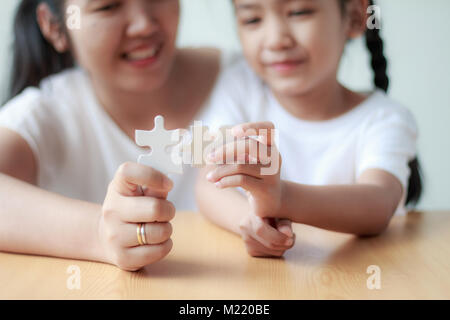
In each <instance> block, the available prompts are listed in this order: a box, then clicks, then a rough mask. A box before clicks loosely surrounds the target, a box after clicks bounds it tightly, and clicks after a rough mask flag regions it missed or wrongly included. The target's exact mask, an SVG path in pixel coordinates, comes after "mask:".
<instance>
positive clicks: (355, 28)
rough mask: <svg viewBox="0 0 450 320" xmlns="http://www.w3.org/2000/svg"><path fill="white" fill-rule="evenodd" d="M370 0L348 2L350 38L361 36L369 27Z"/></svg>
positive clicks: (347, 12)
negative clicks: (368, 8) (368, 10)
mask: <svg viewBox="0 0 450 320" xmlns="http://www.w3.org/2000/svg"><path fill="white" fill-rule="evenodd" d="M368 5H369V1H368V0H350V1H348V3H347V7H346V15H347V21H348V27H349V28H348V33H347V36H348V38H349V39H355V38H359V37H360V36H362V35H363V34H364V32H365V31H366V28H367V18H368V17H367V7H368Z"/></svg>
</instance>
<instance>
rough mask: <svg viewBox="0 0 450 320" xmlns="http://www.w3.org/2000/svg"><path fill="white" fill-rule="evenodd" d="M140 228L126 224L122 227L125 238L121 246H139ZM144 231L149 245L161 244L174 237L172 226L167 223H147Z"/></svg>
mask: <svg viewBox="0 0 450 320" xmlns="http://www.w3.org/2000/svg"><path fill="white" fill-rule="evenodd" d="M139 226H140V224H137V223H125V224H123V225H122V226H121V229H120V232H121V234H122V237H123V240H122V241H123V242H122V243H121V245H122V246H123V247H124V248H131V247H136V246H139V241H138V237H137V232H138V228H139ZM139 229H140V228H139ZM144 231H145V232H144V235H145V242H146V243H147V244H160V243H164V242H166V241H167V240H169V239H170V237H171V236H172V225H171V224H170V223H167V222H155V223H145V224H144Z"/></svg>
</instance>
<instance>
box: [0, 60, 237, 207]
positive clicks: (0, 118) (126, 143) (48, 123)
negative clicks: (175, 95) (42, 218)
mask: <svg viewBox="0 0 450 320" xmlns="http://www.w3.org/2000/svg"><path fill="white" fill-rule="evenodd" d="M230 58H231V55H229V54H227V53H225V52H222V55H221V71H220V73H219V76H218V78H217V82H216V83H218V82H220V79H221V77H222V74H223V71H224V70H225V69H226V68H227V64H228V63H229V62H230V61H231V60H230ZM215 90H216V89H213V91H212V93H211V94H210V96H209V98H208V101H207V102H206V103H205V105H204V106H203V108H202V109H201V111H200V112H199V113H198V115H197V116H196V117H195V120H201V119H202V118H203V114H204V113H205V111H206V109H207V107H208V105H209V100H210V99H212V97H213V96H214V95H215V94H216V92H215ZM0 126H1V127H6V128H8V129H10V130H13V131H15V132H17V133H18V134H19V135H21V136H22V137H23V139H24V140H25V141H26V142H27V143H28V144H29V146H30V148H31V149H32V151H33V153H34V155H35V158H36V161H37V165H38V180H37V184H38V186H39V187H41V188H43V189H45V190H48V191H51V192H55V193H58V194H61V195H64V196H67V197H70V198H74V199H80V200H84V201H89V202H94V203H102V202H103V200H104V198H105V196H106V191H107V187H108V184H109V183H110V182H111V180H112V179H113V177H114V174H115V172H116V170H117V169H118V167H119V166H120V165H121V164H122V163H124V162H127V161H133V162H136V161H137V158H138V156H139V155H141V154H143V153H144V154H145V153H146V152H147V151H145V150H142V148H140V147H139V146H137V145H136V144H135V142H134V141H133V140H132V139H130V138H129V137H128V136H127V135H126V134H125V133H124V132H123V131H122V130H121V129H120V128H119V126H118V125H117V124H116V123H115V122H114V121H113V119H112V118H111V117H110V116H109V114H108V113H107V112H106V111H105V110H104V109H103V108H102V107H101V105H100V104H99V102H98V100H97V98H96V96H95V93H94V91H93V87H92V84H91V81H90V78H89V76H88V74H87V73H86V72H85V71H84V70H82V69H81V68H74V69H70V70H67V71H64V72H62V73H59V74H57V75H54V76H50V77H48V78H46V79H44V80H43V81H42V82H41V84H40V86H39V88H34V87H33V88H27V89H26V90H25V91H24V92H23V93H21V94H20V95H18V96H17V97H15V98H14V99H12V100H11V101H9V102H8V103H7V104H6V105H5V106H4V107H3V108H2V109H1V110H0ZM153 126H154V124H153V123H149V126H148V128H136V129H143V130H149V129H151V128H153ZM183 169H184V174H183V175H181V176H179V175H170V178H171V179H172V180H173V181H174V189H173V190H172V191H171V192H170V194H169V197H168V199H169V200H170V201H172V202H173V203H174V204H175V206H176V208H177V210H196V205H195V194H194V189H195V188H194V187H195V179H196V169H195V168H192V167H190V166H184V168H183Z"/></svg>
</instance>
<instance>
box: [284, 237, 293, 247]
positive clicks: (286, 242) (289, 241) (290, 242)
mask: <svg viewBox="0 0 450 320" xmlns="http://www.w3.org/2000/svg"><path fill="white" fill-rule="evenodd" d="M293 243H294V239H292V238H289V239H287V240H286V241H285V242H284V244H285V245H287V246H291V245H292V244H293Z"/></svg>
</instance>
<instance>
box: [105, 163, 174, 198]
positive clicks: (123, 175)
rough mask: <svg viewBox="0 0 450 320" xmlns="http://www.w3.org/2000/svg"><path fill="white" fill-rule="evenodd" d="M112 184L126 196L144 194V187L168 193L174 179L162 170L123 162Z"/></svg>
mask: <svg viewBox="0 0 450 320" xmlns="http://www.w3.org/2000/svg"><path fill="white" fill-rule="evenodd" d="M112 186H113V187H114V188H115V190H116V191H117V192H118V193H120V194H122V195H124V196H138V195H142V193H141V189H140V188H139V187H140V186H142V187H143V189H149V190H153V191H158V192H163V193H167V192H169V191H170V190H171V189H172V187H173V183H172V181H171V180H170V179H169V178H168V177H166V176H165V175H164V174H162V173H161V172H159V171H157V170H155V169H153V168H151V167H148V166H145V165H142V164H138V163H134V162H126V163H124V164H122V165H121V166H120V167H119V169H118V170H117V172H116V175H115V177H114V179H113V182H112Z"/></svg>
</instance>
